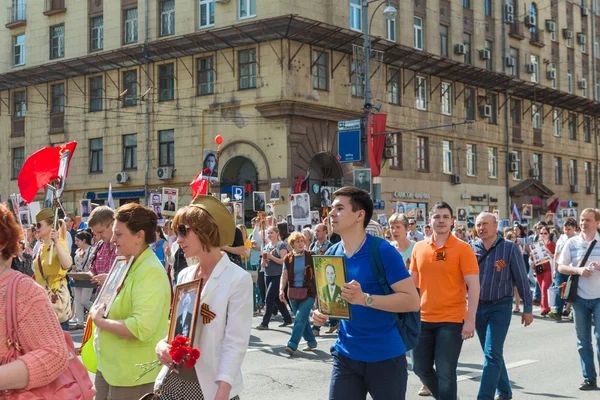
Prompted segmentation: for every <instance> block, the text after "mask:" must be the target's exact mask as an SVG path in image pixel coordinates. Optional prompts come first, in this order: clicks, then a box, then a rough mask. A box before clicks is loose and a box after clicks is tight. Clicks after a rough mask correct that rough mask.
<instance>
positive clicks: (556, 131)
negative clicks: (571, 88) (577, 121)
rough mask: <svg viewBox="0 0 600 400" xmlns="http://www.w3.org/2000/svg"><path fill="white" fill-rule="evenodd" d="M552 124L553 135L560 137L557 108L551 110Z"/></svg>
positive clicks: (560, 124)
mask: <svg viewBox="0 0 600 400" xmlns="http://www.w3.org/2000/svg"><path fill="white" fill-rule="evenodd" d="M552 125H553V127H554V136H556V137H560V135H561V129H562V119H561V117H560V111H559V110H553V111H552Z"/></svg>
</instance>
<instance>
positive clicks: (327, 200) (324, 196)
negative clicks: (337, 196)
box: [321, 186, 331, 207]
mask: <svg viewBox="0 0 600 400" xmlns="http://www.w3.org/2000/svg"><path fill="white" fill-rule="evenodd" d="M321 207H331V188H330V187H329V186H323V187H322V188H321Z"/></svg>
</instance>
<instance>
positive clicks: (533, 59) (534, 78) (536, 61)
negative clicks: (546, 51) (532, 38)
mask: <svg viewBox="0 0 600 400" xmlns="http://www.w3.org/2000/svg"><path fill="white" fill-rule="evenodd" d="M529 62H530V63H531V65H532V66H533V72H532V73H531V82H535V83H539V81H540V56H536V55H533V54H532V55H531V56H530V57H529Z"/></svg>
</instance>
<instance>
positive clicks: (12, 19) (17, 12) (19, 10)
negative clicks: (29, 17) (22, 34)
mask: <svg viewBox="0 0 600 400" xmlns="http://www.w3.org/2000/svg"><path fill="white" fill-rule="evenodd" d="M6 14H7V20H6V27H7V28H8V29H14V28H18V27H20V26H23V25H25V24H26V22H27V21H26V19H25V4H23V5H19V6H12V7H8V8H7V9H6Z"/></svg>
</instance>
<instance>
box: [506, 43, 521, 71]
mask: <svg viewBox="0 0 600 400" xmlns="http://www.w3.org/2000/svg"><path fill="white" fill-rule="evenodd" d="M509 57H510V58H512V61H513V63H514V64H513V66H512V67H509V68H508V71H509V74H511V75H512V76H519V50H518V49H515V48H514V47H511V48H510V50H509Z"/></svg>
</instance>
